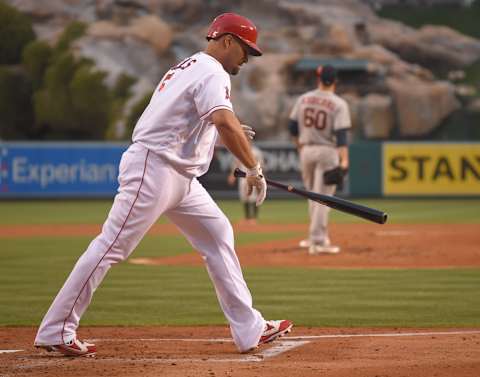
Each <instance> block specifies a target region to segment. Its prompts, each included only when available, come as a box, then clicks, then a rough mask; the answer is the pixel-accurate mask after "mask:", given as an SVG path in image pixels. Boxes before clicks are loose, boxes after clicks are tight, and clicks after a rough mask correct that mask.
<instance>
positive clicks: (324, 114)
mask: <svg viewBox="0 0 480 377" xmlns="http://www.w3.org/2000/svg"><path fill="white" fill-rule="evenodd" d="M290 119H292V120H295V121H297V122H298V132H299V138H298V141H299V142H300V144H303V145H309V144H319V145H330V146H336V144H337V141H336V137H335V134H334V132H335V131H337V130H340V129H342V128H350V126H351V122H350V113H349V112H348V105H347V103H346V102H345V100H344V99H342V98H340V97H339V96H337V95H336V94H335V93H332V92H327V91H324V90H320V89H316V90H312V91H310V92H307V93H305V94H303V95H302V96H300V97H299V98H298V100H297V102H296V103H295V106H294V107H293V109H292V112H291V113H290Z"/></svg>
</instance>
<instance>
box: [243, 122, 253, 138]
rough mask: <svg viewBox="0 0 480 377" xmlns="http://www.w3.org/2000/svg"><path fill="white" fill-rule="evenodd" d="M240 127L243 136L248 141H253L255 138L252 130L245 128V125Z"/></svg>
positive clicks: (248, 127)
mask: <svg viewBox="0 0 480 377" xmlns="http://www.w3.org/2000/svg"><path fill="white" fill-rule="evenodd" d="M240 126H242V130H243V132H244V134H245V136H246V137H247V138H249V139H250V140H253V138H254V137H255V131H254V130H253V128H252V127H250V126H247V125H246V124H241V125H240Z"/></svg>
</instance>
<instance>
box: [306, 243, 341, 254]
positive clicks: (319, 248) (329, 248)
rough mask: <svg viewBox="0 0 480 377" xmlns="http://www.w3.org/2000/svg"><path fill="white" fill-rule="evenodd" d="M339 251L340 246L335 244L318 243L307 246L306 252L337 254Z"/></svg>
mask: <svg viewBox="0 0 480 377" xmlns="http://www.w3.org/2000/svg"><path fill="white" fill-rule="evenodd" d="M339 252H340V247H339V246H335V245H320V244H318V245H317V244H313V245H310V247H309V248H308V254H310V255H318V254H337V253H339Z"/></svg>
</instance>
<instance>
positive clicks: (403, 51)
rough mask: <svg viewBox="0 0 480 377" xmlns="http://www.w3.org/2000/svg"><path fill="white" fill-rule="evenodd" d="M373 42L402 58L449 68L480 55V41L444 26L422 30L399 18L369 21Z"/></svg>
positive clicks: (427, 65)
mask: <svg viewBox="0 0 480 377" xmlns="http://www.w3.org/2000/svg"><path fill="white" fill-rule="evenodd" d="M368 30H369V35H370V36H371V40H372V43H377V44H380V45H382V46H384V47H386V48H387V49H389V50H391V51H393V52H395V53H397V54H398V55H399V56H400V57H401V58H402V59H404V60H406V61H410V62H417V63H419V64H421V65H423V66H425V67H435V68H436V69H437V70H439V69H440V70H443V71H448V70H450V69H453V68H462V67H466V66H468V65H470V64H472V63H473V62H475V61H476V60H478V59H480V41H478V40H477V39H474V38H471V37H468V36H465V35H462V34H460V33H458V32H456V31H454V30H452V29H451V28H448V27H445V26H424V27H422V28H421V29H419V30H416V29H413V28H411V27H408V26H405V25H403V24H401V23H399V22H394V21H386V20H378V21H377V22H372V23H371V24H369V25H368Z"/></svg>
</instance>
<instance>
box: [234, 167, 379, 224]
mask: <svg viewBox="0 0 480 377" xmlns="http://www.w3.org/2000/svg"><path fill="white" fill-rule="evenodd" d="M233 174H234V176H235V177H240V178H241V177H245V176H246V174H245V172H243V171H241V170H240V169H235V171H234V172H233ZM266 181H267V183H268V184H269V185H270V186H273V187H276V188H278V189H281V190H285V191H288V192H292V193H294V194H297V195H300V196H303V197H304V198H306V199H310V200H314V201H316V202H319V203H321V204H324V205H326V206H327V207H330V208H333V209H336V210H338V211H342V212H345V213H349V214H351V215H354V216H358V217H361V218H363V219H366V220H370V221H373V222H375V223H377V224H385V223H386V222H387V218H388V215H387V214H386V213H385V212H382V211H379V210H378V209H375V208H370V207H366V206H364V205H361V204H357V203H353V202H349V201H348V200H345V199H341V198H338V197H336V196H330V195H323V194H317V193H316V192H311V191H306V190H302V189H298V188H295V187H293V186H287V185H285V184H283V183H280V182H276V181H272V180H270V179H266Z"/></svg>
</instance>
